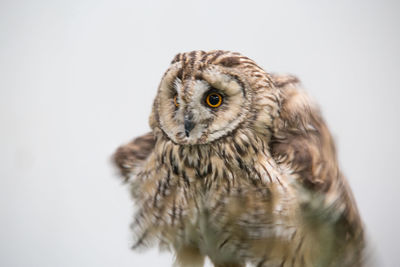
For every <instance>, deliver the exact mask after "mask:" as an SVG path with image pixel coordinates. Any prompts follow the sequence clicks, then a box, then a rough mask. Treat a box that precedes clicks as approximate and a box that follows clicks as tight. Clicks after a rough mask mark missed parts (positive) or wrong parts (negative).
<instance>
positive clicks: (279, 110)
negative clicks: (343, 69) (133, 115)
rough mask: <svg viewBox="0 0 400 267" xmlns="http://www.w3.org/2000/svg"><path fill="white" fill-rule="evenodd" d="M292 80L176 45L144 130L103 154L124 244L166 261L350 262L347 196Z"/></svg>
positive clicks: (321, 131)
mask: <svg viewBox="0 0 400 267" xmlns="http://www.w3.org/2000/svg"><path fill="white" fill-rule="evenodd" d="M299 88H300V86H299V82H298V80H297V79H296V78H295V77H293V76H271V75H269V74H268V73H266V72H265V71H264V70H262V69H261V68H260V67H258V66H257V65H256V64H255V63H254V62H253V61H252V60H250V59H248V58H247V57H244V56H242V55H240V54H238V53H232V52H227V51H219V50H218V51H211V52H203V51H193V52H190V53H183V54H178V55H177V56H176V57H175V59H174V60H173V61H172V63H171V67H170V68H169V69H168V70H167V72H166V73H165V75H164V76H163V78H162V81H161V83H160V86H159V90H158V94H157V97H156V99H155V101H154V106H153V111H152V114H151V116H150V126H151V128H152V132H150V133H148V134H147V135H144V136H142V137H139V138H137V139H135V140H133V141H132V142H131V143H129V144H127V145H125V146H122V147H120V148H119V149H118V150H117V152H116V154H115V161H116V163H117V165H118V166H119V167H120V169H121V171H122V174H124V176H125V177H126V178H127V180H128V181H129V183H130V185H131V190H132V196H133V198H134V200H135V203H136V206H137V208H138V210H137V213H136V215H135V220H134V222H133V223H132V229H133V232H134V234H135V243H134V245H133V247H134V248H138V247H143V246H151V245H153V244H158V245H160V246H161V247H165V248H167V249H169V250H172V251H174V252H175V253H176V265H178V266H202V265H203V263H204V258H205V257H209V258H210V259H211V261H212V262H213V263H214V265H215V266H245V265H246V264H251V265H254V266H361V265H362V251H363V246H364V239H363V230H362V224H361V222H360V218H359V215H358V212H357V209H356V207H355V203H354V200H353V198H352V196H351V192H350V189H349V188H348V186H347V184H346V181H345V179H344V177H343V176H342V175H341V173H340V171H339V168H338V166H337V159H336V155H335V149H334V144H333V141H332V138H331V136H330V134H329V131H328V129H327V127H326V125H325V123H324V122H323V120H322V118H321V116H320V113H319V111H318V109H317V108H316V107H315V105H314V104H313V103H312V102H311V101H310V100H309V99H308V97H307V96H306V95H305V94H304V93H303V92H302V91H301V90H300V89H299Z"/></svg>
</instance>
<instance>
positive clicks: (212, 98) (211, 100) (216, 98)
mask: <svg viewBox="0 0 400 267" xmlns="http://www.w3.org/2000/svg"><path fill="white" fill-rule="evenodd" d="M206 103H207V105H209V106H210V107H212V108H217V107H219V106H221V104H222V95H220V94H218V93H215V92H213V93H210V94H208V95H207V97H206Z"/></svg>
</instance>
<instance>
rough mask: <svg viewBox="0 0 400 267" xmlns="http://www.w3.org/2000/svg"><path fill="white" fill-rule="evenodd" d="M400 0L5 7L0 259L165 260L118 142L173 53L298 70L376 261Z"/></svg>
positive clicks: (395, 255)
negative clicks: (135, 236) (141, 240)
mask: <svg viewBox="0 0 400 267" xmlns="http://www.w3.org/2000/svg"><path fill="white" fill-rule="evenodd" d="M399 10H400V9H399V4H398V3H397V2H396V1H366V0H364V1H361V0H360V1H327V0H325V1H324V0H319V1H250V0H249V1H196V2H194V1H147V2H146V3H145V1H137V2H134V1H121V0H116V1H100V0H96V1H95V0H93V1H88V0H83V1H77V0H73V1H67V0H65V1H18V0H17V1H11V0H10V1H4V0H2V1H1V2H0V127H1V128H0V162H1V164H0V216H1V217H0V266H4V267H14V266H15V267H16V266H18V267H19V266H39V267H54V266H71V267H72V266H74V267H75V266H148V267H150V266H170V262H171V259H172V257H171V256H170V255H169V254H167V253H161V254H160V253H159V252H158V251H157V250H155V249H153V250H150V251H148V252H140V253H138V252H132V251H131V250H130V249H129V245H130V241H131V235H130V231H129V223H130V221H131V217H132V210H133V207H132V203H131V201H130V199H129V194H128V189H127V188H126V187H125V186H123V185H122V183H121V182H120V181H119V180H118V179H117V178H116V176H115V175H114V174H115V172H114V169H113V168H112V167H111V165H110V163H109V157H110V155H111V154H112V153H113V151H114V150H115V148H116V147H117V146H118V145H120V144H121V143H124V142H127V141H128V140H130V139H131V138H133V137H135V136H137V135H140V134H142V133H145V132H146V131H148V129H149V127H148V124H147V119H148V115H149V114H150V110H151V105H152V100H153V97H154V96H155V94H156V89H157V86H158V83H159V80H160V77H161V76H162V74H163V72H164V71H165V69H166V68H167V67H168V65H169V62H170V60H171V59H172V58H173V56H174V55H175V54H176V53H178V52H183V51H191V50H195V49H202V50H211V49H224V50H233V51H238V52H241V53H243V54H244V55H246V56H248V57H250V58H252V59H254V60H255V61H256V62H257V63H259V65H261V66H262V67H264V68H265V69H266V70H267V71H273V72H289V73H293V74H296V75H297V76H298V77H300V78H301V79H302V81H303V83H304V85H305V87H306V88H307V90H308V92H309V93H310V94H311V95H312V96H313V97H314V98H315V99H316V100H317V101H318V102H319V104H320V106H321V108H322V111H323V113H324V116H325V118H326V120H327V122H328V124H329V126H330V128H331V130H332V132H333V134H334V136H335V139H336V141H337V145H338V152H339V157H340V162H341V165H342V168H343V170H344V172H345V174H346V175H347V177H348V179H349V182H350V184H351V186H352V188H353V191H354V194H355V197H356V200H357V202H358V205H359V209H360V211H361V214H362V217H363V220H364V222H365V224H366V226H367V230H368V233H369V235H370V238H371V244H372V247H373V248H374V249H375V251H376V255H377V258H378V259H379V261H380V263H379V264H378V265H379V266H388V267H392V266H398V263H399V261H400V253H399V246H398V243H399V238H400V236H399V228H398V226H399V225H400V220H399V217H400V216H399V210H400V209H399V207H398V204H399V202H400V194H399V193H398V192H399V189H400V188H399V179H400V177H399V175H398V174H397V171H398V169H399V165H400V162H399V150H400V145H399V134H400V132H399V118H398V115H399V104H398V102H399V100H398V99H399V89H400V88H399V86H398V84H399V81H400V76H399V74H400V52H399V47H400V39H399V26H400V25H399V15H398V12H399Z"/></svg>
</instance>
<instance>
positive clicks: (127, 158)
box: [113, 132, 155, 181]
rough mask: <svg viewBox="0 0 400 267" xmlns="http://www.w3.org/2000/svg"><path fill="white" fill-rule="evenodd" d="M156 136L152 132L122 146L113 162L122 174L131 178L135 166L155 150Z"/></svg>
mask: <svg viewBox="0 0 400 267" xmlns="http://www.w3.org/2000/svg"><path fill="white" fill-rule="evenodd" d="M154 145H155V138H154V135H153V133H152V132H149V133H147V134H145V135H142V136H139V137H137V138H135V139H133V140H132V141H131V142H129V143H128V144H125V145H122V146H120V147H119V148H118V149H117V150H116V152H115V153H114V155H113V162H114V164H115V165H116V166H117V167H118V169H119V171H120V174H121V175H122V176H123V177H124V178H125V181H127V180H128V179H129V176H130V174H132V173H133V172H134V171H135V168H136V167H138V166H140V165H141V164H142V163H143V162H144V161H145V160H146V159H147V157H148V156H149V154H150V153H151V152H152V151H153V149H154Z"/></svg>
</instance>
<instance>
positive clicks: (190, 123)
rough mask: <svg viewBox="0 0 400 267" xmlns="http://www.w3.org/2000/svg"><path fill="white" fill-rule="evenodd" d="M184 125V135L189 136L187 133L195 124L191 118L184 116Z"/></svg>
mask: <svg viewBox="0 0 400 267" xmlns="http://www.w3.org/2000/svg"><path fill="white" fill-rule="evenodd" d="M184 126H185V134H186V137H189V133H190V131H191V130H192V129H193V128H194V126H195V124H194V122H193V121H192V120H190V119H188V118H185V121H184Z"/></svg>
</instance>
